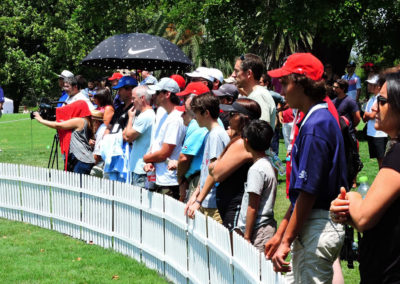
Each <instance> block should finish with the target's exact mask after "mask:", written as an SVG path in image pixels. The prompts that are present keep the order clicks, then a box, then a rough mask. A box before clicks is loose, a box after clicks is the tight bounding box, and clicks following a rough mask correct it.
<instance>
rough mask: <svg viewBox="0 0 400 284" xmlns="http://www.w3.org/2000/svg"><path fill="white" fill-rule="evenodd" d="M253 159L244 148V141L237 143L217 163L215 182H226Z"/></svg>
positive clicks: (214, 175) (214, 171)
mask: <svg viewBox="0 0 400 284" xmlns="http://www.w3.org/2000/svg"><path fill="white" fill-rule="evenodd" d="M251 159H252V157H251V154H250V153H249V152H247V151H246V149H245V148H244V143H243V139H239V140H237V141H235V142H234V143H233V144H231V145H230V146H229V148H228V149H227V151H226V152H225V154H224V155H223V156H222V157H220V158H218V160H217V162H216V163H215V166H214V169H213V172H212V173H213V177H214V180H215V182H221V181H224V180H225V179H226V178H227V177H229V176H230V175H231V174H232V173H234V172H235V171H236V170H237V169H239V168H240V167H241V166H242V165H243V164H245V163H247V162H249V161H251Z"/></svg>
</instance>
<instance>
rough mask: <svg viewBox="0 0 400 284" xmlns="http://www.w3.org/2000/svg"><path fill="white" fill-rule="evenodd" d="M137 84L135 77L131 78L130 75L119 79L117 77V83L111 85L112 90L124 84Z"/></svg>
mask: <svg viewBox="0 0 400 284" xmlns="http://www.w3.org/2000/svg"><path fill="white" fill-rule="evenodd" d="M108 80H110V79H108ZM137 85H138V82H137V80H136V79H134V78H132V77H131V76H123V77H122V78H121V79H119V81H118V84H117V85H116V86H114V87H112V88H113V89H114V90H117V89H120V88H122V87H125V86H132V87H136V86H137Z"/></svg>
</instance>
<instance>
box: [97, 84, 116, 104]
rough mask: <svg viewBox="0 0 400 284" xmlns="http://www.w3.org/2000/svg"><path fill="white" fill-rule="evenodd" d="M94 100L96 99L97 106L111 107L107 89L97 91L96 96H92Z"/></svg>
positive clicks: (111, 102) (109, 94)
mask: <svg viewBox="0 0 400 284" xmlns="http://www.w3.org/2000/svg"><path fill="white" fill-rule="evenodd" d="M94 98H96V99H97V101H98V102H99V106H100V107H103V106H108V105H112V104H113V101H112V98H111V93H110V90H109V89H107V88H103V89H100V90H97V92H96V94H95V95H94Z"/></svg>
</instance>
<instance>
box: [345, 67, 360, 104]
mask: <svg viewBox="0 0 400 284" xmlns="http://www.w3.org/2000/svg"><path fill="white" fill-rule="evenodd" d="M346 68H347V74H345V75H343V76H342V79H344V80H346V81H347V82H348V83H349V88H348V90H347V95H348V96H349V97H350V98H352V99H353V100H355V101H356V102H358V101H359V99H360V93H361V80H360V77H358V76H357V75H356V74H355V73H354V71H355V70H356V63H355V62H354V61H350V62H349V64H347V66H346Z"/></svg>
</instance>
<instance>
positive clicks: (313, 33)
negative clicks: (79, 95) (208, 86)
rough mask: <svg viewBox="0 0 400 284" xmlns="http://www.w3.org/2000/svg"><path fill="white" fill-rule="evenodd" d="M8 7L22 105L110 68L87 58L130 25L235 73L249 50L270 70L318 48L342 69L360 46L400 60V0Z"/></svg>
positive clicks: (5, 55)
mask: <svg viewBox="0 0 400 284" xmlns="http://www.w3.org/2000/svg"><path fill="white" fill-rule="evenodd" d="M0 15H1V16H0V43H1V45H2V47H3V48H2V49H1V50H0V63H1V67H0V84H1V85H2V86H3V88H4V89H5V92H6V95H7V96H9V97H11V98H12V99H14V100H15V103H16V105H18V104H19V103H20V102H21V100H22V98H25V100H24V103H29V102H35V100H36V99H37V98H39V97H42V96H50V97H57V96H58V95H59V90H58V87H57V83H56V78H57V77H56V74H59V73H60V72H61V71H62V70H63V69H68V70H71V71H72V72H74V73H75V74H83V75H85V76H95V75H100V74H104V72H105V70H95V69H90V68H87V67H83V66H81V65H80V61H81V60H82V59H83V58H84V57H85V56H86V55H87V54H88V53H89V52H90V51H91V50H92V49H93V48H94V47H95V46H96V45H97V44H98V43H100V42H101V41H102V40H104V39H106V38H107V37H110V36H112V35H115V34H120V33H131V32H144V33H150V34H154V35H159V36H163V37H166V38H168V39H169V40H171V41H172V42H174V43H176V44H177V45H179V46H180V47H181V48H182V50H183V51H184V52H185V53H186V54H187V55H188V56H190V57H191V58H192V60H193V62H194V64H195V66H199V65H206V66H215V67H217V68H220V69H221V70H223V72H224V73H225V74H226V75H228V74H229V73H230V72H231V71H232V65H233V63H234V62H233V61H234V58H235V56H238V55H240V54H242V53H246V52H254V53H257V54H259V55H261V56H262V57H263V59H264V61H265V63H266V66H267V68H273V67H277V66H279V65H281V64H282V62H283V60H284V58H285V57H286V56H288V55H290V54H291V53H293V52H301V51H306V52H308V51H312V52H313V53H315V54H316V55H317V56H318V57H320V58H321V59H322V60H323V61H324V62H327V61H330V62H331V63H333V65H334V68H335V67H336V69H337V70H342V69H343V66H344V64H345V63H346V61H347V60H348V57H349V54H350V50H351V48H352V47H353V46H355V45H356V46H357V48H358V50H359V52H360V54H361V55H362V56H363V58H364V59H366V60H374V61H378V62H380V63H381V64H382V65H386V66H390V65H392V64H393V63H394V62H398V61H399V58H400V56H399V55H398V52H397V51H398V50H399V49H400V37H399V36H398V35H399V34H400V33H399V32H400V23H399V21H400V20H399V19H400V0H374V1H373V0H338V1H320V0H290V1H287V0H267V1H261V0H248V1H239V0H203V1H199V0H196V1H193V0H159V1H150V0H137V1H132V0H116V1H99V0H85V1H82V0H46V1H44V0H37V1H33V0H2V1H1V2H0ZM335 65H336V66H335Z"/></svg>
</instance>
